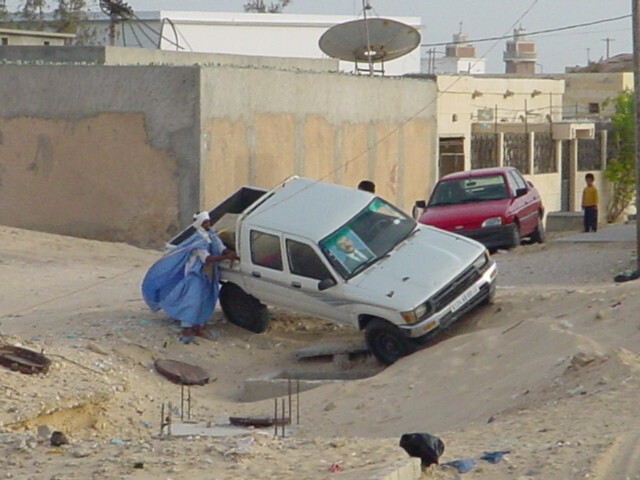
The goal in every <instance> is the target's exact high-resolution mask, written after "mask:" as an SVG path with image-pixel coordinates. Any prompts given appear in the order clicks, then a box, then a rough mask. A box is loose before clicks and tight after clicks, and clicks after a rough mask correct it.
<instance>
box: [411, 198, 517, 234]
mask: <svg viewBox="0 0 640 480" xmlns="http://www.w3.org/2000/svg"><path fill="white" fill-rule="evenodd" d="M509 202H511V200H510V199H508V198H505V199H504V200H489V201H486V202H474V203H461V204H458V205H440V206H435V207H428V208H427V209H426V210H425V211H424V213H423V214H422V215H420V218H419V220H418V221H419V222H420V223H423V224H425V225H432V226H434V227H438V228H441V229H443V230H449V231H456V230H462V229H470V228H480V227H481V226H482V222H484V221H485V220H486V219H487V218H491V217H502V216H504V214H505V212H506V211H507V210H508V208H509Z"/></svg>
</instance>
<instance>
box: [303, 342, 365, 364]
mask: <svg viewBox="0 0 640 480" xmlns="http://www.w3.org/2000/svg"><path fill="white" fill-rule="evenodd" d="M368 352H369V349H368V348H367V345H366V344H365V343H364V341H349V342H326V343H314V344H312V345H308V346H306V347H303V348H300V349H298V350H296V351H294V352H293V358H295V359H296V360H301V359H304V358H316V357H333V356H336V355H358V354H364V353H368Z"/></svg>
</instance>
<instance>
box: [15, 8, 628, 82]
mask: <svg viewBox="0 0 640 480" xmlns="http://www.w3.org/2000/svg"><path fill="white" fill-rule="evenodd" d="M49 1H50V2H54V1H55V0H49ZM245 1H246V0H128V1H127V3H128V4H129V5H130V6H131V7H132V8H133V9H134V11H138V12H141V11H149V10H201V11H218V12H241V11H243V4H244V3H245ZM632 1H633V0H369V3H370V4H371V6H372V7H373V14H374V15H377V16H380V17H394V16H405V17H420V18H421V19H422V25H423V27H422V32H421V34H422V42H421V43H422V44H437V43H443V42H448V41H450V40H451V39H452V35H453V34H454V33H457V32H458V31H459V30H460V28H461V26H460V25H461V24H462V31H463V33H465V34H466V35H467V37H468V38H469V39H470V40H474V39H485V38H489V37H501V36H505V35H509V36H510V35H512V34H513V29H514V28H516V27H518V26H522V27H523V28H524V29H526V31H527V32H536V31H540V30H548V29H555V28H560V27H567V26H571V25H577V24H581V23H590V22H597V21H600V20H605V19H610V18H614V17H619V16H623V15H629V17H628V18H624V19H622V20H617V21H611V22H606V23H600V24H596V25H591V26H588V27H583V28H576V29H570V30H565V31H559V32H553V33H547V34H541V35H532V36H530V37H529V39H530V40H534V41H535V43H536V48H537V51H538V65H537V68H536V71H537V72H538V73H558V72H563V71H564V69H565V67H566V66H575V65H585V64H586V63H587V60H588V59H589V60H591V61H597V60H599V59H601V58H606V55H607V43H608V45H609V54H610V56H613V55H617V54H619V53H631V52H632V34H631V17H630V14H631V5H632ZM266 2H267V3H268V2H269V0H266ZM18 3H19V0H8V1H7V4H8V6H9V7H10V8H11V7H12V6H13V7H14V8H15V6H16V5H17V4H18ZM88 3H89V5H94V6H95V5H97V3H98V2H97V0H88ZM362 5H363V0H292V2H291V4H290V5H289V6H288V7H287V8H286V9H285V13H294V14H319V15H351V16H354V17H358V16H361V14H362ZM93 9H94V10H97V7H94V8H93ZM607 38H608V39H610V40H609V41H608V42H607V41H606V40H605V39H607ZM505 42H506V40H504V39H503V40H494V41H487V42H477V43H474V45H475V47H476V53H477V55H478V56H481V57H484V58H486V59H487V73H504V63H503V62H502V54H503V52H504V49H505ZM427 48H435V49H436V52H437V53H438V52H444V47H443V46H435V47H422V49H423V52H426V49H427ZM438 56H439V55H438Z"/></svg>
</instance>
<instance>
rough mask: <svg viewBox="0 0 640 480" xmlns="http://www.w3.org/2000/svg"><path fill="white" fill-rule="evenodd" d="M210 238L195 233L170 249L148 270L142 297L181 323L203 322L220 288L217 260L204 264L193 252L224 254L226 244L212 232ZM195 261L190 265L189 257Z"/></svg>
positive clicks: (208, 233) (211, 308)
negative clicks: (201, 250) (208, 240)
mask: <svg viewBox="0 0 640 480" xmlns="http://www.w3.org/2000/svg"><path fill="white" fill-rule="evenodd" d="M207 235H208V236H209V238H210V240H211V242H207V240H206V239H205V238H203V237H202V236H201V235H200V234H199V233H195V234H194V235H192V236H191V237H189V238H188V239H186V240H185V241H183V242H182V243H181V244H179V245H177V246H176V247H174V248H173V249H172V250H171V251H169V252H167V253H166V254H165V255H164V256H163V257H162V258H160V259H159V260H157V261H156V262H155V263H154V264H153V265H152V266H151V268H149V270H148V271H147V273H146V275H145V276H144V279H143V280H142V297H143V298H144V301H145V302H146V303H147V305H148V306H149V308H150V309H151V310H152V311H153V312H157V311H158V310H160V309H162V310H164V312H165V313H166V314H167V315H169V316H170V317H171V318H174V319H176V320H179V321H180V322H181V324H182V327H184V328H187V327H194V326H197V325H204V324H205V322H206V321H207V320H208V319H209V318H210V317H211V315H212V314H213V310H214V309H215V306H216V302H217V301H218V292H219V289H220V284H219V281H220V273H219V269H218V262H215V263H213V264H209V265H210V266H211V267H212V269H211V270H209V268H207V269H205V264H204V263H203V262H202V260H201V259H200V257H199V256H198V255H196V254H194V255H193V257H192V252H194V250H197V249H205V250H207V251H208V252H209V255H215V256H218V255H221V254H222V252H223V250H224V249H225V247H224V244H223V243H222V241H221V240H220V239H219V238H218V236H217V235H216V234H215V233H214V232H213V231H209V232H207ZM190 258H193V260H192V263H191V264H190V265H189V267H187V264H188V263H189V259H190Z"/></svg>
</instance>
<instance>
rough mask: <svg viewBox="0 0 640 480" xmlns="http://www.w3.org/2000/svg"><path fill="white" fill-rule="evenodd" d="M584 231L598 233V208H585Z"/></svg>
mask: <svg viewBox="0 0 640 480" xmlns="http://www.w3.org/2000/svg"><path fill="white" fill-rule="evenodd" d="M584 231H585V232H589V231H593V232H597V231H598V207H584Z"/></svg>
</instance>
